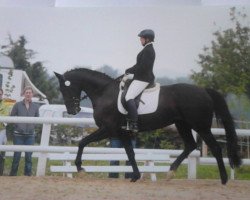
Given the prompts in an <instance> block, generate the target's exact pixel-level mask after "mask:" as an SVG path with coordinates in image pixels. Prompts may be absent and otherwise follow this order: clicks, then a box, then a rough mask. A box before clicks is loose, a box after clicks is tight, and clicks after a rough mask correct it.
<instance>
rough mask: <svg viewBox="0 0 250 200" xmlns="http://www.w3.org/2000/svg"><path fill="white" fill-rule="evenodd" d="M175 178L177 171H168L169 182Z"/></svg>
mask: <svg viewBox="0 0 250 200" xmlns="http://www.w3.org/2000/svg"><path fill="white" fill-rule="evenodd" d="M174 176H175V171H173V170H170V171H168V173H167V181H169V180H171V179H173V178H174Z"/></svg>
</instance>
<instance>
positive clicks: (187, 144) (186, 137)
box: [168, 121, 197, 179]
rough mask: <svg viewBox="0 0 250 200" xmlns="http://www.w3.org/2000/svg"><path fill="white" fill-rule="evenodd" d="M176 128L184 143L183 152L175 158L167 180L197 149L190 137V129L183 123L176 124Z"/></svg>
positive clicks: (192, 138) (191, 136)
mask: <svg viewBox="0 0 250 200" xmlns="http://www.w3.org/2000/svg"><path fill="white" fill-rule="evenodd" d="M175 125H176V128H177V130H178V132H179V134H180V136H181V138H182V139H183V141H184V151H183V152H182V153H181V154H180V155H179V156H178V157H177V159H176V160H175V161H174V162H173V163H172V164H171V166H170V172H169V173H168V176H169V177H168V179H170V178H171V177H170V176H172V174H173V172H174V171H176V170H177V168H178V167H179V165H180V164H181V163H182V161H183V160H184V159H185V158H187V156H188V155H189V154H190V153H191V152H192V151H193V150H194V149H196V147H197V144H196V142H195V140H194V137H193V135H192V130H191V128H190V127H189V126H188V125H187V124H186V123H185V122H182V121H181V122H176V123H175Z"/></svg>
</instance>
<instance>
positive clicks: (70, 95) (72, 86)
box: [54, 72, 81, 115]
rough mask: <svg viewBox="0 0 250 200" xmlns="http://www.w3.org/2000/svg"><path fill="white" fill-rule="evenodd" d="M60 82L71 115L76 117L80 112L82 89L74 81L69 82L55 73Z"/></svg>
mask: <svg viewBox="0 0 250 200" xmlns="http://www.w3.org/2000/svg"><path fill="white" fill-rule="evenodd" d="M54 73H55V75H56V77H57V78H58V80H59V84H60V91H61V93H62V95H63V99H64V103H65V105H66V108H67V112H68V113H69V114H72V115H75V114H77V113H79V112H80V110H81V108H80V97H81V88H79V85H77V84H76V83H75V82H74V81H72V80H67V79H66V78H65V77H64V76H63V75H61V74H58V73H56V72H54Z"/></svg>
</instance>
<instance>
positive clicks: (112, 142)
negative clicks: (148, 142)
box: [109, 138, 136, 178]
mask: <svg viewBox="0 0 250 200" xmlns="http://www.w3.org/2000/svg"><path fill="white" fill-rule="evenodd" d="M131 141H132V145H133V148H135V147H136V140H135V138H133V139H132V140H131ZM110 147H111V148H123V144H122V141H121V140H120V139H118V138H111V139H110ZM119 164H120V161H119V160H112V161H110V165H111V166H117V165H119ZM126 165H130V162H129V161H126ZM131 174H132V173H129V172H126V173H125V178H131ZM109 178H119V173H109Z"/></svg>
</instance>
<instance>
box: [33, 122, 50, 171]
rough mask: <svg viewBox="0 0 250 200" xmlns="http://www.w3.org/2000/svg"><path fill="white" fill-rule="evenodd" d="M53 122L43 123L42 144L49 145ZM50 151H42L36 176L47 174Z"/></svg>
mask: <svg viewBox="0 0 250 200" xmlns="http://www.w3.org/2000/svg"><path fill="white" fill-rule="evenodd" d="M50 131H51V124H43V129H42V136H41V143H40V146H49V138H50ZM47 155H48V153H40V155H39V157H38V163H37V171H36V176H45V172H46V164H47Z"/></svg>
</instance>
